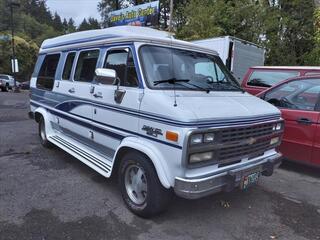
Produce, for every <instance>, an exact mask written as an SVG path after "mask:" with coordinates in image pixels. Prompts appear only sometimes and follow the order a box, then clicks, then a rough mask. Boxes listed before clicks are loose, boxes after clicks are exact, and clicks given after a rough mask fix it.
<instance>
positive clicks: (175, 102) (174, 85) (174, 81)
mask: <svg viewBox="0 0 320 240" xmlns="http://www.w3.org/2000/svg"><path fill="white" fill-rule="evenodd" d="M172 39H173V36H171V49H173V48H172V47H173V44H172ZM171 66H172V73H174V66H173V53H172V52H171ZM172 80H173V95H174V104H173V106H174V107H176V106H178V104H177V94H176V80H175V78H174V76H173V78H172Z"/></svg>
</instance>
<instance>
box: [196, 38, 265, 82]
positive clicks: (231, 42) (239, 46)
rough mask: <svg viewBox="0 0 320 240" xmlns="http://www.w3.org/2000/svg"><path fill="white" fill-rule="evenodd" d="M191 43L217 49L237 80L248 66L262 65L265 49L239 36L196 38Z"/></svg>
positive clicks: (241, 77) (242, 75)
mask: <svg viewBox="0 0 320 240" xmlns="http://www.w3.org/2000/svg"><path fill="white" fill-rule="evenodd" d="M193 43H195V44H198V45H200V46H204V47H207V48H210V49H213V50H215V51H217V52H218V53H219V56H220V58H221V59H222V61H223V63H224V64H225V65H226V66H227V67H228V69H229V70H230V71H231V72H233V74H234V75H235V77H236V78H237V79H238V81H239V82H241V81H242V79H243V77H244V75H245V74H246V72H247V70H248V69H249V68H250V67H252V66H263V65H264V60H265V49H264V48H262V47H260V46H258V45H256V44H254V43H251V42H248V41H245V40H242V39H239V38H235V37H231V36H225V37H217V38H208V39H203V40H197V41H193Z"/></svg>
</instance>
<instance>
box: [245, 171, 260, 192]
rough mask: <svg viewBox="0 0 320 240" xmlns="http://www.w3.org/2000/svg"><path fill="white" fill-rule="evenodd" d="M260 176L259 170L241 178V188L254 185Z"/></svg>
mask: <svg viewBox="0 0 320 240" xmlns="http://www.w3.org/2000/svg"><path fill="white" fill-rule="evenodd" d="M259 177H260V172H255V173H251V174H249V175H247V176H244V177H243V178H242V184H241V189H247V188H248V187H250V186H252V185H255V184H256V183H257V182H258V180H259Z"/></svg>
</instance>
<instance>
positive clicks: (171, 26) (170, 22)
mask: <svg viewBox="0 0 320 240" xmlns="http://www.w3.org/2000/svg"><path fill="white" fill-rule="evenodd" d="M172 20H173V0H170V16H169V32H172V30H173V22H172Z"/></svg>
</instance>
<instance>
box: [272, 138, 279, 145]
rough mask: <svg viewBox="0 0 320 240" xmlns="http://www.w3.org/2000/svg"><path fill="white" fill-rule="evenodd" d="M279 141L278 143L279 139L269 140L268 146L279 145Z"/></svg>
mask: <svg viewBox="0 0 320 240" xmlns="http://www.w3.org/2000/svg"><path fill="white" fill-rule="evenodd" d="M279 141H280V138H279V137H275V138H272V139H271V140H270V145H275V144H277V143H279Z"/></svg>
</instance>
